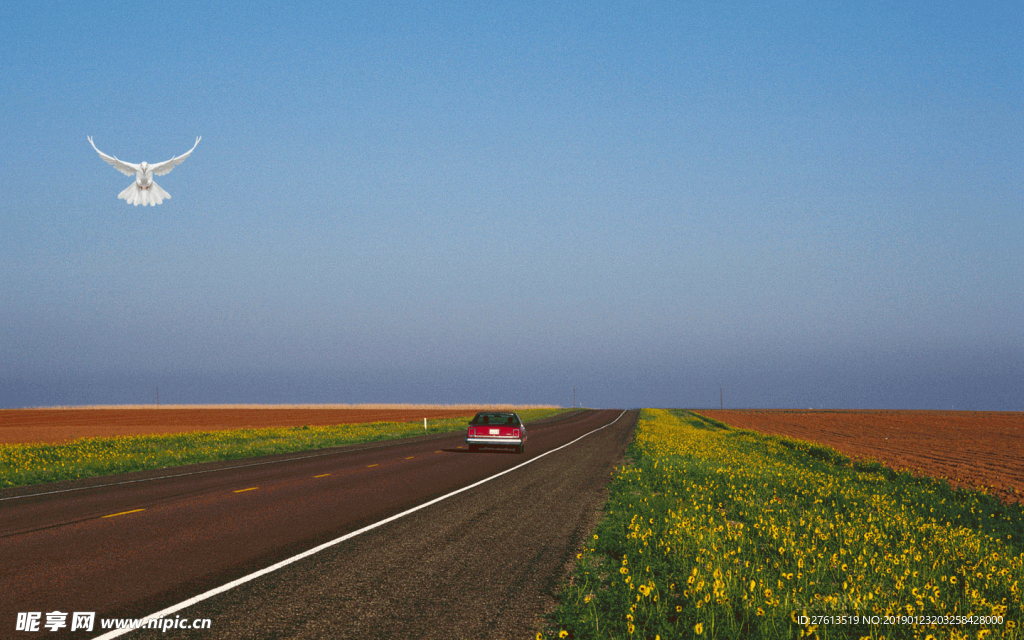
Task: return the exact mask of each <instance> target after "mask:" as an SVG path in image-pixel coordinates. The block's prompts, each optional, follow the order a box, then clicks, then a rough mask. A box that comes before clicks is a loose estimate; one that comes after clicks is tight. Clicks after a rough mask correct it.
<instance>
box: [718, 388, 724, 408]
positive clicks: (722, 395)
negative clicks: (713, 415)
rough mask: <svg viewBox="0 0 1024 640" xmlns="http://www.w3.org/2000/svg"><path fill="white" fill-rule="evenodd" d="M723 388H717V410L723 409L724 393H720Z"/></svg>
mask: <svg viewBox="0 0 1024 640" xmlns="http://www.w3.org/2000/svg"><path fill="white" fill-rule="evenodd" d="M723 388H724V387H718V408H719V409H725V392H724V391H722V389H723Z"/></svg>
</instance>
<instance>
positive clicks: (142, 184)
mask: <svg viewBox="0 0 1024 640" xmlns="http://www.w3.org/2000/svg"><path fill="white" fill-rule="evenodd" d="M86 138H87V139H88V140H89V144H91V145H92V148H93V149H96V143H95V142H93V141H92V137H91V136H86ZM200 140H202V136H199V137H198V138H196V144H194V145H192V148H191V149H189V150H188V153H183V154H182V155H180V156H174V157H173V158H171V159H170V160H168V161H166V162H161V163H159V164H149V163H147V162H143V163H141V164H133V163H131V162H125V161H124V160H118V159H117V158H115V157H112V156H108V155H107V154H105V153H103V152H102V151H100V150H99V149H96V153H98V154H100V157H101V158H103V160H105V161H106V162H107V163H108V164H110V165H111V166H112V167H114V168H115V169H117V170H118V171H120V172H121V173H123V174H124V175H126V176H130V175H134V176H135V182H133V183H132V184H131V186H129V187H128V188H127V189H125V190H124V191H122V192H121V193H120V194H119V195H118V196H117V197H118V198H120V199H121V200H124V201H125V202H127V203H128V204H133V205H135V206H139V205H140V204H141V205H142V206H146V205H153V206H156V205H158V204H161V203H162V202H163V201H164V198H170V197H171V194H169V193H167V192H166V191H164V190H163V189H161V188H160V185H158V184H157V183H155V182H153V176H163V175H167V174H168V173H170V172H171V169H173V168H174V167H176V166H178V165H179V164H181V163H182V162H184V161H185V158H187V157H189V155H191V154H192V152H193V151H195V148H196V146H197V145H198V144H199V141H200Z"/></svg>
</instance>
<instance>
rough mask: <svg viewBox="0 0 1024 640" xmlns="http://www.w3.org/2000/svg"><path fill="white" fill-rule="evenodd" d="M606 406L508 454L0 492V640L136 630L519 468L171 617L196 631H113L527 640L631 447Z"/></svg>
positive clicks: (420, 451) (372, 458)
mask: <svg viewBox="0 0 1024 640" xmlns="http://www.w3.org/2000/svg"><path fill="white" fill-rule="evenodd" d="M620 414H622V412H620V411H587V412H583V413H578V414H575V415H571V416H569V417H565V418H561V419H557V420H548V421H544V422H542V423H537V424H534V425H529V426H531V428H530V430H529V441H528V446H527V452H526V454H524V455H516V454H514V453H506V452H501V451H482V452H479V453H473V454H470V453H469V452H468V451H467V450H466V448H465V444H464V442H463V435H464V434H461V433H457V434H453V435H441V436H430V437H424V438H416V439H406V440H401V441H397V442H395V443H393V444H380V443H377V444H374V445H369V446H367V445H364V446H358V445H357V446H353V447H345V448H341V449H337V450H331V451H320V452H310V453H309V454H308V455H305V456H303V454H289V455H288V456H279V457H277V458H275V459H267V460H251V461H242V462H240V461H235V462H233V463H218V464H215V465H196V466H194V467H189V468H187V469H181V470H164V471H158V472H147V473H145V474H133V475H132V476H130V477H128V478H125V479H127V480H133V481H132V482H128V483H123V484H111V481H110V480H109V479H108V480H92V481H89V482H79V483H66V484H62V485H60V486H44V487H33V488H22V489H17V490H5V491H0V560H2V562H0V637H13V638H18V637H23V638H29V637H47V638H58V637H73V638H86V637H94V636H97V635H99V634H100V633H101V631H100V630H99V629H98V628H97V629H94V631H93V633H92V634H88V633H83V632H81V631H76V632H74V633H71V632H68V630H67V629H64V630H62V631H61V632H57V633H53V632H50V631H49V630H46V629H45V628H44V629H42V630H41V631H40V632H36V633H24V632H16V631H15V623H16V618H17V614H18V613H19V612H42V613H43V618H44V620H43V622H44V623H45V613H46V612H51V611H61V612H75V611H85V612H96V617H97V619H101V618H115V617H117V618H129V617H140V618H141V617H144V616H146V615H149V614H152V613H155V612H157V611H161V610H163V609H165V608H167V607H171V606H173V605H176V604H178V603H181V602H183V601H186V600H189V599H190V598H194V597H195V596H198V595H199V594H203V593H205V592H207V591H209V590H211V589H215V588H217V587H222V586H223V585H225V584H228V583H231V582H232V581H236V580H238V579H240V578H244V577H245V576H249V575H251V574H252V573H254V572H257V571H260V570H264V569H266V568H268V567H271V566H272V565H274V564H275V563H278V562H282V561H286V560H288V559H289V558H294V557H295V556H296V554H300V553H302V552H306V551H309V550H310V549H313V548H315V547H317V546H318V545H323V544H325V543H328V542H331V541H334V540H337V539H338V538H339V537H341V536H344V535H346V534H350V533H352V532H354V531H357V530H359V529H361V528H363V527H366V526H367V525H371V524H373V523H377V522H379V521H381V520H382V519H386V518H389V517H391V516H394V515H396V514H400V513H402V512H404V511H406V510H408V509H410V508H413V507H416V506H418V505H422V504H424V503H426V502H428V501H431V500H433V499H435V498H438V497H440V496H444V495H446V494H448V493H450V492H452V491H455V490H458V489H460V488H463V487H466V486H468V485H471V484H473V483H475V482H478V481H480V480H482V479H484V478H487V477H490V476H493V475H494V474H496V473H499V472H502V471H505V470H509V469H512V468H513V467H515V466H516V465H519V464H520V463H522V462H525V461H527V460H530V459H533V458H539V459H537V460H536V461H535V462H533V463H531V464H527V465H525V466H523V467H521V468H518V469H514V470H512V471H510V472H509V473H507V474H505V475H503V476H501V477H500V478H496V479H494V480H492V481H489V482H486V483H484V484H481V485H479V486H476V487H474V488H472V489H469V490H466V491H463V492H461V493H459V494H457V495H455V496H452V497H450V498H448V499H445V500H443V501H440V502H437V503H436V504H432V505H430V506H427V507H425V508H423V509H420V510H418V511H416V512H414V513H412V514H409V515H407V516H404V517H402V518H399V519H396V520H394V521H392V522H388V523H387V524H384V525H382V526H379V527H377V528H374V529H372V530H370V531H368V532H366V533H363V534H361V535H358V536H356V537H353V538H351V539H347V540H345V541H343V542H340V543H337V544H334V545H333V546H330V547H328V548H326V549H324V550H322V551H319V552H317V553H315V554H313V555H310V556H308V557H305V558H303V559H301V560H298V561H295V562H292V563H291V564H288V565H287V566H285V567H283V568H281V569H279V570H275V571H273V572H271V573H268V574H266V575H263V576H261V577H258V578H256V579H253V580H250V581H248V582H245V583H244V584H241V585H239V586H236V587H234V588H232V589H230V590H227V591H225V592H223V593H220V594H218V595H215V596H213V597H210V598H208V599H205V600H203V601H201V602H198V603H196V604H192V605H190V606H188V607H187V608H184V609H182V610H181V611H178V612H176V613H175V614H174V617H182V618H186V619H190V620H191V619H195V618H209V619H210V620H211V625H210V628H209V629H205V630H189V631H184V630H173V629H172V630H170V631H168V632H165V633H164V632H160V631H146V630H144V631H135V632H132V633H130V634H128V635H127V636H124V637H127V638H133V639H134V638H156V637H160V638H203V639H204V640H205V639H209V638H349V637H351V638H525V637H532V635H533V633H534V632H535V630H536V628H537V625H538V615H539V614H540V613H541V612H542V611H543V610H545V609H547V608H550V606H551V604H552V599H551V595H552V592H553V591H554V590H555V589H556V588H557V587H558V581H559V580H560V579H561V577H562V576H564V573H565V570H566V566H567V563H569V562H570V561H571V559H572V558H573V557H574V555H575V553H576V551H577V549H578V548H579V547H580V546H581V544H582V543H583V537H584V536H585V535H586V534H587V532H588V531H589V529H590V527H591V526H592V525H593V524H594V522H595V518H596V514H597V510H598V509H599V508H600V506H601V505H602V503H603V495H604V488H605V485H606V484H607V481H608V479H609V475H610V473H611V471H612V469H613V467H614V466H615V465H616V464H617V463H619V462H620V460H621V457H622V455H623V453H624V451H625V448H626V446H627V444H628V442H629V440H630V439H631V438H632V433H633V427H634V425H635V422H636V413H635V412H627V413H625V414H623V415H621V417H618V419H617V420H616V418H617V416H620ZM613 421H614V422H613ZM609 423H612V424H611V426H608V427H607V428H605V429H602V430H600V431H597V432H594V433H592V434H591V435H588V436H587V437H585V438H583V439H581V440H579V441H577V442H575V443H573V444H571V445H569V446H567V447H565V448H563V449H560V450H558V451H553V452H552V453H550V454H549V455H544V456H543V457H541V456H542V454H544V453H545V452H549V451H552V450H553V449H555V448H557V447H560V446H562V445H564V444H566V443H569V442H570V441H572V440H574V439H576V438H578V437H580V436H582V435H584V434H586V433H588V432H590V431H593V430H594V429H596V428H598V427H601V426H602V425H607V424H609ZM296 458H297V459H296ZM253 462H256V463H258V464H250V463H253ZM162 476H168V477H162ZM134 480H141V481H134ZM67 489H71V490H70V491H68V490H67ZM70 617H71V616H68V618H69V622H70Z"/></svg>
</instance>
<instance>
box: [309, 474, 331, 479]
mask: <svg viewBox="0 0 1024 640" xmlns="http://www.w3.org/2000/svg"><path fill="white" fill-rule="evenodd" d="M329 475H331V474H329V473H321V474H320V475H318V476H313V477H314V478H325V477H327V476H329Z"/></svg>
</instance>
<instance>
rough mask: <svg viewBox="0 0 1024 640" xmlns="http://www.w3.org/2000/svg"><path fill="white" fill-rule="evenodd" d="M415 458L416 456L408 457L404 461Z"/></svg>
mask: <svg viewBox="0 0 1024 640" xmlns="http://www.w3.org/2000/svg"><path fill="white" fill-rule="evenodd" d="M415 457H416V456H409V457H408V458H406V460H412V459H413V458H415Z"/></svg>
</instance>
